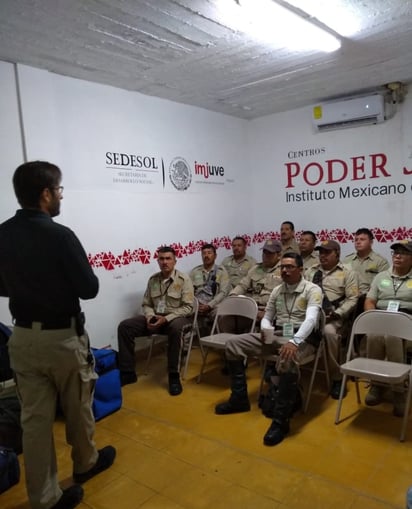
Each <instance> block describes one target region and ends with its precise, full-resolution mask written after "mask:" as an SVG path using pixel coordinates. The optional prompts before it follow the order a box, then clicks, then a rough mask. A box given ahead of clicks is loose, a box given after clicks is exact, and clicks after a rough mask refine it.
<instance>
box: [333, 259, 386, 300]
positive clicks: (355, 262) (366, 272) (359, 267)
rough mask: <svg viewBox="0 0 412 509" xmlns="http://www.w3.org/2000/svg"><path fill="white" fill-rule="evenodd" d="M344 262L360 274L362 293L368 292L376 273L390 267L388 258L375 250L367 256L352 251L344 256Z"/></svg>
mask: <svg viewBox="0 0 412 509" xmlns="http://www.w3.org/2000/svg"><path fill="white" fill-rule="evenodd" d="M343 263H344V264H345V265H349V266H350V268H351V269H352V270H354V271H355V272H356V273H357V274H358V278H359V290H360V293H367V292H368V290H369V288H370V286H371V283H372V281H373V279H374V277H375V276H376V274H378V273H379V272H382V271H384V270H387V269H389V263H388V260H387V259H386V258H384V257H383V256H381V255H379V254H378V253H375V251H371V252H370V253H369V254H368V256H367V257H366V258H359V256H358V255H357V254H356V253H352V254H350V255H348V256H346V257H345V258H344V260H343Z"/></svg>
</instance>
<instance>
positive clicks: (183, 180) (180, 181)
mask: <svg viewBox="0 0 412 509" xmlns="http://www.w3.org/2000/svg"><path fill="white" fill-rule="evenodd" d="M169 178H170V182H171V183H172V184H173V186H174V187H175V188H176V189H177V190H178V191H186V190H187V189H188V188H189V186H190V184H191V182H192V170H191V169H190V166H189V164H188V163H187V161H186V160H185V159H183V157H175V158H174V159H173V161H172V162H171V163H170V166H169Z"/></svg>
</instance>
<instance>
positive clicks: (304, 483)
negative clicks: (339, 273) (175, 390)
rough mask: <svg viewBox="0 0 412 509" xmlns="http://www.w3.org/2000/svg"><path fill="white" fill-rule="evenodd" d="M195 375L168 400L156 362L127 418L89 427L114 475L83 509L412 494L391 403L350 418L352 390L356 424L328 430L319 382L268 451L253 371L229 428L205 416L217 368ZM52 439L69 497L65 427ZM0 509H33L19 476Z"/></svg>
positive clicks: (216, 363) (339, 504)
mask: <svg viewBox="0 0 412 509" xmlns="http://www.w3.org/2000/svg"><path fill="white" fill-rule="evenodd" d="M138 365H139V366H143V365H144V360H143V359H140V358H139V359H138ZM199 367H200V353H199V351H198V350H195V351H194V352H193V357H192V360H191V363H190V366H189V373H188V377H187V379H186V381H185V382H184V392H183V394H182V395H181V396H178V397H171V396H169V394H168V393H167V389H166V383H167V376H166V372H165V369H166V360H165V356H164V354H163V353H162V352H159V354H158V355H156V356H155V357H154V358H153V360H152V364H151V366H150V373H149V375H147V376H144V375H142V376H140V377H139V381H138V383H137V384H134V385H128V386H126V387H125V388H124V391H123V396H124V403H123V408H122V409H121V410H120V411H119V412H117V413H115V414H113V415H111V416H109V417H107V418H105V419H103V420H102V421H100V422H99V423H98V424H97V426H96V441H97V443H98V446H103V445H105V444H109V443H110V444H113V445H114V446H116V448H117V452H118V455H117V460H116V463H115V464H114V465H113V467H112V468H111V469H110V470H108V471H106V472H104V473H102V474H100V475H99V476H97V477H96V478H94V479H92V480H91V481H89V482H88V483H86V484H85V485H84V488H85V498H84V501H83V503H82V504H81V505H80V506H79V507H80V508H87V507H88V508H94V509H117V508H119V509H137V508H139V509H182V508H186V509H197V508H199V509H200V508H209V507H211V508H214V509H220V508H222V509H226V508H229V509H230V508H236V509H249V508H250V509H254V508H258V509H266V508H268V509H269V508H270V509H390V508H391V509H404V507H405V493H406V489H407V487H408V486H409V485H412V429H411V428H412V426H410V427H409V429H408V436H407V441H406V442H405V443H400V442H399V440H398V437H399V432H400V425H401V421H400V419H398V418H395V417H393V416H392V415H391V405H390V404H389V403H386V404H384V405H382V406H380V407H375V408H373V409H370V408H365V407H362V409H361V411H360V412H359V413H358V412H356V410H357V404H356V401H355V394H354V392H355V389H354V386H353V384H350V386H349V394H348V397H347V398H346V400H345V403H344V407H343V412H344V415H345V416H348V415H349V414H351V413H352V416H350V418H348V419H347V420H346V421H344V422H342V423H341V424H340V425H339V426H335V424H334V416H335V409H336V402H335V401H333V400H331V399H330V398H328V397H327V396H326V392H325V381H324V377H323V376H322V375H319V376H318V377H317V378H318V380H317V383H316V387H315V392H314V394H313V399H312V401H311V403H310V406H309V411H308V414H307V415H303V414H299V415H297V416H295V417H294V419H293V420H292V429H291V434H290V435H289V436H288V437H287V439H286V440H285V441H284V442H283V443H281V444H279V445H278V446H276V447H265V446H264V445H263V444H262V438H263V435H264V433H265V431H266V429H267V428H268V426H269V425H270V420H269V419H267V418H265V417H264V416H263V415H262V414H261V412H260V410H259V408H258V407H257V405H256V398H257V390H258V385H259V365H258V364H257V363H251V364H250V365H249V368H248V377H249V389H250V397H251V401H252V411H251V412H247V413H243V414H237V415H230V416H217V415H215V414H214V411H213V409H214V405H215V403H216V402H218V401H223V400H224V399H226V398H227V396H228V382H229V380H228V377H225V376H223V375H221V374H220V367H221V361H220V358H219V357H217V356H216V357H213V355H211V356H210V361H209V364H208V369H207V372H206V374H205V375H204V378H203V380H202V382H201V383H200V384H196V375H197V373H198V371H199ZM55 435H56V443H57V448H58V461H59V475H60V479H61V481H62V485H63V486H67V485H69V484H70V482H71V479H70V475H71V461H70V449H69V447H68V446H67V445H66V444H65V441H64V427H63V425H62V423H61V422H57V423H56V433H55ZM20 458H21V463H23V458H22V457H20ZM0 508H2V509H7V508H14V509H28V508H29V505H28V503H27V499H26V494H25V487H24V473H23V476H22V480H21V482H20V484H19V485H17V486H15V487H13V488H12V489H10V490H9V491H8V492H6V493H4V494H2V495H0Z"/></svg>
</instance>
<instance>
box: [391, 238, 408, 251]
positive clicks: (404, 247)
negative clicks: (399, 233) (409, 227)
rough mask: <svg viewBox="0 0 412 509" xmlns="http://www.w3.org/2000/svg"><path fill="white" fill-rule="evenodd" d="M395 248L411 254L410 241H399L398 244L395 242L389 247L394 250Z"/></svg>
mask: <svg viewBox="0 0 412 509" xmlns="http://www.w3.org/2000/svg"><path fill="white" fill-rule="evenodd" d="M397 247H401V248H403V249H406V251H409V252H410V253H412V240H401V241H400V242H395V244H392V245H391V249H396V248H397Z"/></svg>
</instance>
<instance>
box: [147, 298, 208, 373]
mask: <svg viewBox="0 0 412 509" xmlns="http://www.w3.org/2000/svg"><path fill="white" fill-rule="evenodd" d="M198 311H199V302H198V300H197V299H196V297H195V298H194V300H193V315H192V323H191V324H190V325H188V326H186V327H184V328H183V330H182V337H181V345H180V350H181V352H182V350H183V349H184V344H185V341H188V351H187V357H186V360H185V367H184V371H183V377H182V378H184V377H185V376H186V371H187V366H188V364H189V356H190V351H191V349H192V344H193V336H194V335H195V334H197V336H199V329H198V325H197V314H198ZM148 339H149V340H150V344H149V352H148V354H147V359H146V365H145V369H144V374H145V375H147V373H148V370H149V365H150V361H151V359H152V353H153V347H154V346H155V345H156V344H159V343H167V340H168V337H167V334H152V335H150V336H148Z"/></svg>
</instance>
